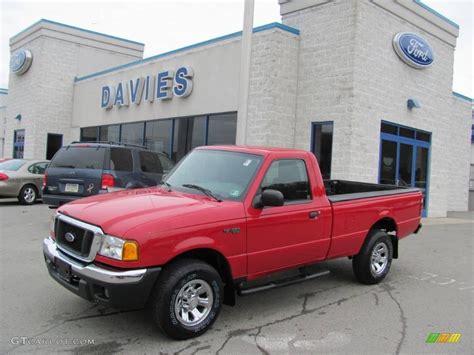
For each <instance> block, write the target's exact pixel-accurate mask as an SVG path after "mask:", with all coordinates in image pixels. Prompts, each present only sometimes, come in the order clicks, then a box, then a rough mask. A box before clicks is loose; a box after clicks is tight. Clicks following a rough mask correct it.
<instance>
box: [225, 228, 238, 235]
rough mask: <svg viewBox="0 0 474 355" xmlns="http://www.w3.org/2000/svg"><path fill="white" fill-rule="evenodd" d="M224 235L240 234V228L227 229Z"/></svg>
mask: <svg viewBox="0 0 474 355" xmlns="http://www.w3.org/2000/svg"><path fill="white" fill-rule="evenodd" d="M224 233H225V234H239V233H240V227H233V228H225V229H224Z"/></svg>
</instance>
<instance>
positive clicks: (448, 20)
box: [413, 0, 459, 28]
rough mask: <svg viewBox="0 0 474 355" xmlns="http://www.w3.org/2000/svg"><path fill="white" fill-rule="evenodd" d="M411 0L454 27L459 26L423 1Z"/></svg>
mask: <svg viewBox="0 0 474 355" xmlns="http://www.w3.org/2000/svg"><path fill="white" fill-rule="evenodd" d="M413 2H414V3H415V4H417V5H419V6H421V7H422V8H424V9H425V10H428V11H429V12H431V13H432V14H433V15H435V16H438V17H439V18H440V19H441V20H444V21H446V22H447V23H449V24H450V25H451V26H454V27H456V28H459V25H458V24H457V23H456V22H454V21H452V20H450V19H449V18H447V17H446V16H444V15H441V14H440V13H439V12H438V11H436V10H435V9H433V8H431V7H430V6H428V5H426V4H425V3H423V2H422V1H421V0H413Z"/></svg>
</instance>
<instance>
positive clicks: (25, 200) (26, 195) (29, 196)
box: [18, 185, 38, 205]
mask: <svg viewBox="0 0 474 355" xmlns="http://www.w3.org/2000/svg"><path fill="white" fill-rule="evenodd" d="M37 199H38V190H37V189H36V187H35V186H34V185H25V186H23V187H22V188H21V190H20V193H19V195H18V201H19V202H20V204H22V205H32V204H34V203H35V202H36V200H37Z"/></svg>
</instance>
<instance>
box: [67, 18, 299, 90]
mask: <svg viewBox="0 0 474 355" xmlns="http://www.w3.org/2000/svg"><path fill="white" fill-rule="evenodd" d="M272 28H278V29H281V30H283V31H286V32H290V33H293V34H295V35H299V34H300V31H299V30H298V29H296V28H293V27H290V26H286V25H283V24H281V23H278V22H273V23H269V24H267V25H263V26H259V27H255V28H254V29H253V33H257V32H262V31H266V30H270V29H272ZM241 35H242V31H238V32H234V33H230V34H228V35H224V36H221V37H216V38H212V39H209V40H207V41H203V42H199V43H195V44H191V45H189V46H186V47H182V48H178V49H174V50H172V51H169V52H165V53H160V54H157V55H154V56H152V57H148V58H144V59H139V60H135V61H133V62H130V63H127V64H122V65H118V66H116V67H112V68H109V69H105V70H102V71H98V72H96V73H92V74H88V75H85V76H81V77H80V78H75V80H74V81H75V82H78V81H82V80H86V79H89V78H93V77H95V76H99V75H103V74H107V73H111V72H113V71H116V70H120V69H123V68H128V67H132V66H135V65H138V64H142V63H146V62H149V61H152V60H155V59H159V58H163V57H167V56H170V55H173V54H176V53H179V52H184V51H188V50H190V49H193V48H198V47H203V46H206V45H208V44H212V43H216V42H221V41H225V40H227V39H231V38H235V37H239V36H241Z"/></svg>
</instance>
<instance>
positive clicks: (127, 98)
mask: <svg viewBox="0 0 474 355" xmlns="http://www.w3.org/2000/svg"><path fill="white" fill-rule="evenodd" d="M193 76H194V72H193V69H192V68H191V67H180V68H178V69H177V70H176V72H173V71H171V70H166V71H162V72H160V73H158V74H157V75H147V76H145V77H138V78H135V79H130V80H127V81H121V82H119V83H118V84H117V85H116V86H112V85H104V86H102V89H101V94H102V95H101V100H100V107H101V108H103V109H106V110H108V109H111V108H112V107H113V106H117V107H119V108H120V107H124V106H129V105H132V104H134V105H139V104H140V102H142V101H148V102H154V101H155V99H156V100H169V99H172V98H173V96H177V97H186V96H189V95H190V94H191V92H192V91H193Z"/></svg>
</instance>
